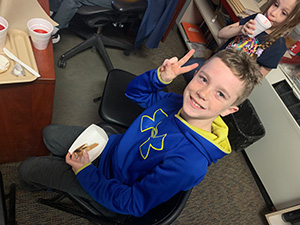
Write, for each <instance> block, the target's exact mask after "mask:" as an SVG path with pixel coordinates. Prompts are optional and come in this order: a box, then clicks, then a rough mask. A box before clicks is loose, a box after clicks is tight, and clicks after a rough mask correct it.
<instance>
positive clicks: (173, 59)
mask: <svg viewBox="0 0 300 225" xmlns="http://www.w3.org/2000/svg"><path fill="white" fill-rule="evenodd" d="M169 62H170V63H171V64H173V63H177V62H178V58H177V57H173V58H171V59H169Z"/></svg>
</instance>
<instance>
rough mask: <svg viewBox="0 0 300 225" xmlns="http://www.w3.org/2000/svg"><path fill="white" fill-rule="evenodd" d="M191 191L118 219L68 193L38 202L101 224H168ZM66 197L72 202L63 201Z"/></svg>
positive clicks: (177, 214) (87, 201)
mask: <svg viewBox="0 0 300 225" xmlns="http://www.w3.org/2000/svg"><path fill="white" fill-rule="evenodd" d="M191 192H192V189H190V190H188V191H181V192H179V193H177V194H176V195H174V196H173V197H172V198H171V199H169V200H168V201H166V202H164V203H162V204H160V205H158V206H156V207H155V208H153V209H151V210H150V211H148V212H147V213H146V214H145V215H144V216H142V217H135V216H126V217H125V218H122V220H120V221H115V220H111V219H109V218H107V217H105V216H103V215H102V214H101V212H99V211H98V210H97V207H94V204H92V203H91V202H90V201H89V200H87V199H84V198H82V197H78V196H75V195H73V194H69V193H61V194H58V195H57V196H56V197H54V198H52V199H42V198H40V199H39V200H38V202H39V203H42V204H44V205H47V206H51V207H53V208H56V209H59V210H62V211H65V212H68V213H71V214H73V215H76V216H80V217H82V218H85V219H87V220H89V221H91V222H97V223H100V224H102V225H114V224H119V225H169V224H171V223H172V222H174V221H175V220H176V218H177V217H178V216H179V215H180V213H181V212H182V210H183V208H184V207H185V205H186V202H187V200H188V198H189V196H190V194H191ZM66 199H68V200H71V202H72V203H70V202H68V201H65V200H66Z"/></svg>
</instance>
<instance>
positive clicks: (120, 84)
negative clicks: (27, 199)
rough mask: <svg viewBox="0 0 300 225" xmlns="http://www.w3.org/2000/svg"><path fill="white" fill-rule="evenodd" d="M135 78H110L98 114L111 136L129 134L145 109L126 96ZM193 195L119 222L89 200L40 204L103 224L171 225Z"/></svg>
mask: <svg viewBox="0 0 300 225" xmlns="http://www.w3.org/2000/svg"><path fill="white" fill-rule="evenodd" d="M134 78H135V75H134V74H132V73H129V72H126V71H123V70H119V69H114V70H111V71H109V73H108V75H107V78H106V83H105V87H104V90H103V94H102V97H101V103H100V106H99V111H98V112H99V115H100V117H101V118H102V119H103V121H104V122H102V123H100V124H99V125H100V126H101V127H103V128H104V129H105V130H109V131H110V132H111V133H119V132H122V131H124V130H126V128H128V127H129V125H130V124H131V123H132V122H133V120H134V119H135V118H136V117H137V116H138V115H139V114H140V113H141V112H142V111H143V108H141V107H140V106H138V105H137V104H136V103H134V102H132V101H131V100H130V99H128V98H127V97H126V96H125V90H126V88H127V86H128V84H129V83H130V81H132V80H133V79H134ZM191 192H192V189H190V190H188V191H181V192H179V193H177V194H176V195H174V196H173V197H172V198H171V199H169V200H168V201H166V202H164V203H162V204H160V205H158V206H157V207H155V208H153V209H152V210H150V211H149V212H147V213H146V214H145V215H144V216H142V217H134V216H128V217H126V219H125V220H122V221H119V222H114V221H111V220H109V219H108V218H105V217H104V216H103V215H102V214H101V213H100V212H99V211H98V210H97V207H94V205H93V204H92V203H91V202H90V201H89V200H87V199H84V198H81V197H78V196H75V195H73V194H69V193H61V194H59V195H58V196H56V197H55V198H53V199H39V200H38V201H39V202H40V203H42V204H45V205H48V206H51V207H54V208H57V209H60V210H63V211H65V212H68V213H72V214H75V215H78V216H80V217H83V218H86V219H88V220H90V221H93V222H99V223H101V224H108V225H110V224H123V225H168V224H171V223H172V222H173V221H175V219H176V218H177V217H178V216H179V215H180V213H181V211H182V210H183V208H184V206H185V204H186V202H187V200H188V198H189V196H190V194H191ZM66 198H67V199H69V200H71V201H72V202H73V203H75V205H76V206H79V208H78V207H77V208H74V207H73V206H72V205H70V204H65V203H64V202H65V201H64V200H65V199H66Z"/></svg>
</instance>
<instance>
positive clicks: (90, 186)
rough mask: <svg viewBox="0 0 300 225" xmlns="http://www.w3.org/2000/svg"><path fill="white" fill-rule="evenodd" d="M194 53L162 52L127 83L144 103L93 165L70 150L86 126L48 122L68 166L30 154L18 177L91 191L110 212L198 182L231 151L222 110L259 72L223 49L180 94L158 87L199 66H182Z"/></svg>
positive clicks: (137, 210)
mask: <svg viewBox="0 0 300 225" xmlns="http://www.w3.org/2000/svg"><path fill="white" fill-rule="evenodd" d="M193 53H194V50H191V51H190V52H189V53H188V54H187V55H186V56H184V57H183V58H182V59H181V60H179V61H178V59H177V58H172V59H170V60H165V61H164V63H163V64H162V66H161V67H160V68H159V69H158V70H153V71H148V72H146V73H144V74H142V75H140V76H138V77H137V78H135V79H134V80H133V81H132V82H131V83H130V84H129V86H128V88H127V91H126V95H127V96H128V97H129V98H131V99H132V100H134V101H136V102H137V103H139V104H140V105H141V106H142V107H144V108H146V109H145V111H144V112H143V113H142V114H141V115H140V116H139V117H138V118H137V119H136V120H135V121H134V122H133V123H132V125H131V126H130V127H129V128H128V130H127V131H126V132H125V134H122V135H111V136H110V137H109V141H108V143H107V145H106V147H105V149H104V151H103V152H102V154H101V158H100V161H99V164H98V168H96V167H95V166H94V165H93V164H91V162H89V159H88V153H87V152H86V151H84V152H83V157H79V158H76V157H72V155H70V153H67V151H68V148H69V147H70V145H71V144H72V142H73V141H74V140H75V139H76V137H77V136H78V135H79V134H80V133H81V132H82V131H83V128H80V129H77V128H74V127H68V128H66V127H62V126H55V125H52V126H49V127H47V128H46V129H45V133H44V137H45V144H46V145H47V147H48V148H49V150H50V151H52V152H53V153H54V154H57V155H60V156H64V155H65V154H66V157H65V160H66V163H67V164H69V165H71V167H69V166H68V165H67V164H66V163H65V162H64V161H63V159H62V158H59V157H53V156H52V157H36V158H31V159H27V160H26V161H25V162H23V163H21V165H20V167H19V173H20V177H21V179H22V180H23V181H24V182H25V183H27V184H34V185H38V184H39V185H43V186H46V187H51V188H54V189H58V190H63V191H66V192H70V193H73V194H75V195H79V196H82V197H85V198H88V199H94V200H96V201H97V202H98V203H99V204H100V205H102V206H104V207H105V208H106V209H108V210H109V212H115V213H119V214H127V215H128V214H129V215H134V216H142V215H143V214H145V213H146V212H147V211H149V210H150V209H151V208H153V207H155V206H157V205H158V204H160V203H162V202H164V201H166V200H168V199H169V198H171V197H172V196H173V195H175V194H176V193H178V192H179V191H181V190H188V189H190V188H192V187H194V186H195V185H197V184H199V183H200V182H201V180H202V179H203V178H204V176H205V174H206V170H207V167H208V166H209V165H210V164H211V163H212V162H214V163H216V162H217V160H218V159H220V158H222V157H224V156H225V155H227V154H229V153H230V151H231V149H230V145H229V142H228V139H227V133H228V128H227V126H226V125H225V123H224V122H223V121H222V119H221V118H220V116H219V115H222V116H226V115H228V114H230V113H234V112H236V111H237V110H238V107H237V105H239V104H240V103H242V102H243V101H244V100H245V99H246V98H247V96H248V95H249V94H250V92H251V91H252V89H253V87H254V85H256V84H257V83H259V82H260V79H261V77H262V76H261V74H260V72H259V68H258V65H257V64H255V63H254V62H253V61H252V60H251V59H250V57H249V56H248V55H247V54H245V53H244V52H240V51H237V50H233V49H227V50H223V51H220V52H219V53H217V54H216V55H215V56H214V57H212V58H211V59H210V60H208V61H207V62H206V63H205V64H204V65H203V66H202V67H201V68H200V70H199V72H197V73H196V74H195V76H194V78H193V80H192V81H191V82H190V83H189V84H188V86H187V87H186V88H185V91H184V94H183V96H181V95H177V94H175V93H165V92H160V91H159V90H160V89H162V88H163V87H165V86H166V85H167V84H169V83H170V82H171V81H172V80H173V79H174V78H175V77H176V76H178V75H179V74H181V73H185V72H187V71H189V70H191V69H194V68H195V67H196V66H197V64H193V65H190V66H186V67H182V65H183V64H184V63H185V62H186V61H187V60H188V59H189V58H190V57H191V56H192V55H193ZM61 139H63V141H61ZM63 142H64V143H63ZM62 143H63V144H62ZM71 168H72V169H73V171H74V172H75V174H76V176H75V175H74V173H73V172H72V170H71ZM78 181H79V183H80V185H79V184H78ZM81 186H82V187H81ZM82 188H83V189H84V190H85V191H86V192H87V193H88V194H87V193H86V192H85V191H83V189H82ZM104 214H105V215H109V216H111V215H112V214H109V213H108V212H107V211H106V212H104Z"/></svg>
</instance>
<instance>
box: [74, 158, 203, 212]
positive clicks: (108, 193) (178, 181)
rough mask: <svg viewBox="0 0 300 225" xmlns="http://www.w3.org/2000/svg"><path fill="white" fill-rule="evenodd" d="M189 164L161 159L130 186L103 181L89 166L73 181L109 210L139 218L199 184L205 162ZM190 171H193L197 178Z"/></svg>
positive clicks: (110, 180) (183, 160)
mask: <svg viewBox="0 0 300 225" xmlns="http://www.w3.org/2000/svg"><path fill="white" fill-rule="evenodd" d="M189 161H190V159H184V158H181V157H173V158H170V159H168V160H165V161H164V162H163V163H162V164H159V165H158V166H156V167H155V168H153V170H152V171H151V173H149V174H147V175H146V176H145V177H144V178H143V179H141V180H139V181H136V182H135V183H133V184H132V185H126V184H123V183H121V182H120V181H118V180H116V179H106V178H105V177H104V175H102V174H100V172H99V170H97V168H96V167H94V166H93V165H89V166H88V167H86V168H84V169H83V170H81V171H80V172H79V173H78V174H77V179H78V181H79V182H80V184H81V185H82V187H83V188H84V189H85V191H86V192H87V193H88V194H89V195H90V196H91V197H92V198H93V199H95V200H96V201H97V202H99V203H100V204H101V205H103V206H104V207H106V208H108V209H109V210H111V211H114V212H118V213H121V214H128V215H134V216H142V215H144V214H145V213H146V212H147V211H149V210H150V209H152V208H154V207H155V206H157V205H159V204H160V203H162V202H165V201H167V200H168V199H170V198H171V197H172V196H174V195H175V194H176V193H178V192H179V191H181V190H188V189H190V188H192V187H193V186H195V185H197V184H198V183H200V182H201V180H202V179H203V177H204V176H205V174H206V168H207V161H206V160H204V159H203V160H202V161H198V162H197V165H196V166H195V165H191V163H190V162H189ZM200 168H201V169H200ZM191 171H197V173H196V174H197V175H195V173H194V172H191ZM153 193H155V195H153Z"/></svg>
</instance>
